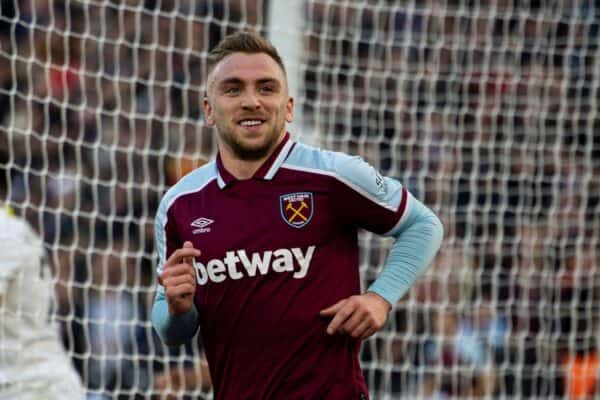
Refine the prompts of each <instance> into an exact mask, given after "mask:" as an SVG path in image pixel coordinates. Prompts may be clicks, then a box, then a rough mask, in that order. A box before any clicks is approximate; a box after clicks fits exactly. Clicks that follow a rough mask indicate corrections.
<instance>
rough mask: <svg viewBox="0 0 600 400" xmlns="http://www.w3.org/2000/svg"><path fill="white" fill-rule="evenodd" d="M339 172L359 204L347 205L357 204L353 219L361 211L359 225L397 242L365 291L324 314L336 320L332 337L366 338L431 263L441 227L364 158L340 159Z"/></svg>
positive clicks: (348, 192) (439, 240) (333, 321)
mask: <svg viewBox="0 0 600 400" xmlns="http://www.w3.org/2000/svg"><path fill="white" fill-rule="evenodd" d="M336 169H337V171H338V176H339V177H340V181H341V182H342V183H343V186H344V188H345V189H344V190H346V196H347V197H348V198H354V199H355V202H354V203H356V204H358V206H357V205H356V204H354V203H353V202H347V203H346V204H353V205H352V210H353V215H357V214H356V210H362V212H361V213H359V215H358V216H357V225H358V226H361V227H363V228H365V229H368V230H370V231H373V232H375V233H379V234H382V235H385V236H393V237H394V238H395V241H394V244H393V246H392V248H391V249H390V252H389V254H388V258H387V260H386V262H385V265H384V267H383V270H382V272H381V273H380V274H379V276H378V277H377V279H376V280H375V282H373V284H372V285H371V286H370V287H369V288H368V290H367V292H366V293H364V294H361V295H356V296H351V297H348V298H346V299H342V300H340V301H339V302H337V303H336V304H334V305H332V306H330V307H328V308H326V309H324V310H322V311H321V315H322V316H326V317H332V320H331V322H330V323H329V326H328V327H327V332H328V333H329V334H335V333H336V332H337V333H345V334H349V335H351V336H352V337H355V338H359V339H365V338H367V337H369V336H371V335H372V334H374V333H375V332H377V331H378V330H379V329H381V327H383V325H384V324H385V321H386V320H387V316H388V314H389V312H390V311H391V309H392V308H393V307H394V306H395V305H396V303H397V302H398V300H399V299H400V298H401V297H402V296H403V295H404V294H405V293H406V292H407V291H408V289H409V288H410V287H411V286H412V285H413V284H414V282H415V281H416V280H417V279H418V278H419V277H420V276H421V275H422V273H423V272H424V271H425V269H426V268H427V266H428V265H429V264H430V263H431V261H432V259H433V257H434V256H435V254H436V253H437V251H438V249H439V247H440V245H441V242H442V237H443V226H442V223H441V221H440V220H439V218H438V217H437V216H436V215H435V214H434V213H433V212H432V211H431V210H430V209H429V208H427V207H426V206H425V205H424V204H423V203H421V202H420V201H419V200H417V199H416V198H414V196H412V195H411V194H410V193H409V192H408V191H407V190H406V189H405V188H404V187H403V186H402V185H401V184H400V183H399V182H398V181H397V180H394V179H391V178H387V177H385V178H384V177H382V176H381V175H379V174H378V173H377V171H375V170H374V169H373V168H372V167H371V166H370V165H368V164H367V163H365V162H364V161H362V160H361V159H360V158H357V157H347V156H341V157H339V160H338V167H337V168H336Z"/></svg>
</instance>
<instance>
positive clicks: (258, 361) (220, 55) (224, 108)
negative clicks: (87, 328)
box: [152, 33, 442, 400]
mask: <svg viewBox="0 0 600 400" xmlns="http://www.w3.org/2000/svg"><path fill="white" fill-rule="evenodd" d="M209 57H210V60H209V61H210V65H209V74H208V79H207V93H206V98H205V100H204V112H205V119H206V122H207V124H208V125H211V126H215V127H216V130H217V132H218V154H217V157H216V160H215V161H213V162H210V163H208V164H206V165H204V166H203V167H201V168H199V169H197V170H195V171H194V172H192V173H190V174H189V175H187V176H186V177H184V178H183V179H182V180H181V181H180V182H179V183H178V184H177V185H175V186H174V187H172V188H171V189H170V190H169V191H168V192H167V193H166V194H165V196H164V198H163V200H162V202H161V205H160V206H159V210H158V213H157V218H156V243H157V249H158V255H159V267H158V274H159V283H160V284H159V285H158V291H157V296H156V299H155V303H154V306H153V311H152V318H153V322H154V325H155V327H156V329H157V331H158V332H159V334H160V336H161V337H162V339H163V340H164V341H165V342H166V343H167V344H169V345H178V344H181V343H183V342H185V341H186V340H189V339H190V338H192V337H193V335H194V334H195V333H196V331H197V330H198V328H199V327H200V333H201V337H202V343H203V345H204V349H205V353H206V357H207V360H208V364H209V368H210V374H211V378H212V384H213V388H214V393H215V398H216V399H226V400H240V399H287V400H293V399H328V400H331V399H343V400H347V399H366V398H367V397H368V392H367V387H366V384H365V380H364V377H363V376H362V373H361V369H360V365H359V358H358V353H359V348H360V343H361V340H363V339H365V338H368V337H369V336H371V335H372V334H374V333H375V332H377V331H378V330H379V329H380V328H381V327H382V326H383V325H384V323H385V321H386V319H387V316H388V314H389V312H390V310H391V308H392V307H393V306H394V305H395V304H396V302H397V301H398V299H399V298H400V297H401V296H402V295H403V294H404V293H405V292H406V291H407V289H408V288H409V287H410V285H411V284H412V283H413V282H414V281H415V280H416V279H417V278H418V276H419V275H420V274H421V273H422V271H423V270H424V269H425V267H426V266H427V264H429V262H430V261H431V260H432V258H433V256H434V254H435V253H436V251H437V250H438V248H439V246H440V242H441V238H442V226H441V223H440V221H439V219H438V218H437V217H436V216H435V215H434V214H433V213H432V212H431V211H429V209H427V208H426V207H425V206H424V205H422V204H421V203H420V202H419V201H417V200H416V199H415V198H414V197H412V196H411V195H410V194H409V193H408V192H407V191H406V189H404V188H403V187H402V186H401V184H400V183H399V182H397V181H395V180H393V179H390V178H384V177H382V176H380V175H379V174H378V173H377V172H376V171H375V170H374V169H373V168H372V167H371V166H369V165H367V164H366V163H364V162H363V161H362V160H361V159H360V158H358V157H351V156H348V155H345V154H341V153H334V152H329V151H322V150H319V149H315V148H312V147H308V146H305V145H303V144H301V143H297V142H294V141H292V140H291V139H290V137H289V134H288V133H287V132H286V128H285V123H286V122H291V121H292V116H293V99H292V98H291V97H290V96H289V95H288V91H287V80H286V75H285V69H284V66H283V63H282V61H281V59H280V57H279V55H278V53H277V51H276V50H275V48H273V46H272V45H271V44H270V43H269V42H267V41H266V40H264V39H263V38H261V37H259V36H256V35H254V34H250V33H238V34H234V35H232V36H229V37H226V38H225V39H224V40H223V41H221V43H220V44H218V45H217V46H216V47H215V48H214V49H213V50H212V51H211V53H210V56H209ZM359 228H364V229H368V230H370V231H373V232H375V233H379V234H385V235H391V236H394V237H395V238H396V241H395V244H394V245H393V247H392V249H391V251H390V254H389V257H388V260H387V263H386V265H385V267H384V269H383V271H382V272H381V274H380V275H379V276H378V279H377V280H376V281H375V282H374V283H373V285H372V286H371V287H369V288H368V290H367V291H366V292H365V293H363V294H361V293H360V278H359V271H358V244H357V231H358V229H359Z"/></svg>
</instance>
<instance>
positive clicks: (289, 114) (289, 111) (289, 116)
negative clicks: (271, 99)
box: [285, 96, 294, 122]
mask: <svg viewBox="0 0 600 400" xmlns="http://www.w3.org/2000/svg"><path fill="white" fill-rule="evenodd" d="M285 111H286V112H285V120H286V121H287V122H292V121H293V120H294V98H293V97H292V96H290V97H288V100H287V103H286V105H285Z"/></svg>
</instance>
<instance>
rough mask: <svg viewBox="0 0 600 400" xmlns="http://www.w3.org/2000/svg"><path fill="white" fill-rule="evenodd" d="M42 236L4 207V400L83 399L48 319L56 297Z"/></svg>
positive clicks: (0, 339) (0, 394) (0, 297)
mask: <svg viewBox="0 0 600 400" xmlns="http://www.w3.org/2000/svg"><path fill="white" fill-rule="evenodd" d="M49 273H50V271H49V270H48V268H47V267H46V265H45V262H44V249H43V246H42V242H41V240H40V239H39V238H38V237H37V235H35V233H34V232H33V230H32V229H31V228H30V227H29V226H28V225H27V224H26V223H25V222H24V221H23V220H21V219H18V218H16V217H13V216H10V215H9V213H8V212H7V211H6V210H5V209H3V208H0V400H9V399H10V400H17V399H19V400H29V399H32V400H33V399H36V400H38V399H44V400H59V399H61V400H62V399H67V400H70V399H83V398H84V396H85V391H84V389H83V386H82V385H81V382H80V380H79V377H78V375H77V373H76V372H75V370H74V369H73V368H72V365H71V361H70V359H69V357H68V356H67V354H66V352H65V351H64V349H63V347H62V343H61V341H60V339H59V334H58V329H57V327H56V326H54V325H53V324H52V323H51V322H50V321H49V318H48V313H49V311H50V305H51V302H52V296H53V293H54V292H53V286H52V281H51V279H50V277H49Z"/></svg>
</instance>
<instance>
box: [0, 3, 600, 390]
mask: <svg viewBox="0 0 600 400" xmlns="http://www.w3.org/2000/svg"><path fill="white" fill-rule="evenodd" d="M271 1H274V0H271ZM298 1H301V3H302V8H301V9H302V12H301V13H300V14H299V15H295V16H289V15H287V16H284V15H281V16H273V15H271V16H270V18H269V20H273V19H275V20H277V19H284V20H285V18H291V17H295V18H299V21H296V22H297V23H295V24H284V25H283V26H284V27H285V26H288V27H289V26H299V27H300V29H301V32H299V33H298V36H299V37H300V38H301V41H302V43H300V45H299V46H298V45H297V44H296V46H295V47H297V48H298V49H300V50H299V51H298V52H297V54H296V55H295V57H296V59H295V60H291V62H294V63H295V65H294V66H295V70H296V71H297V72H298V74H297V76H290V79H293V80H295V82H296V85H295V87H297V88H298V93H295V96H296V109H297V111H298V112H297V124H298V125H297V126H298V128H297V132H293V134H294V135H296V136H301V137H303V138H306V139H309V140H310V141H312V142H315V143H317V144H319V145H321V146H322V147H325V148H330V149H335V150H342V151H346V152H350V153H353V154H359V155H361V156H362V157H364V158H365V159H366V160H367V161H369V162H371V163H372V164H373V165H375V166H376V167H378V168H379V169H380V170H381V171H382V172H383V173H384V174H387V175H390V176H393V177H397V178H398V179H400V180H401V181H402V182H403V183H404V184H405V186H407V188H408V189H409V190H410V191H411V192H412V193H413V194H414V195H415V196H416V197H417V198H419V199H421V200H423V201H424V202H425V203H426V204H428V205H430V206H431V208H432V209H433V210H434V211H435V212H436V213H437V214H438V215H439V216H440V217H441V219H442V220H443V222H444V226H445V229H446V237H445V241H444V244H443V247H442V250H441V251H440V254H439V255H438V257H437V258H436V259H435V261H434V263H433V265H432V266H431V267H430V269H429V270H428V271H427V272H426V274H425V276H424V277H423V278H422V279H421V280H420V281H419V283H418V284H417V285H415V287H414V288H413V289H412V290H411V291H410V293H409V294H408V295H407V296H405V297H404V298H403V299H402V301H401V302H400V303H399V305H398V307H397V308H396V309H395V311H394V312H393V314H392V316H391V318H390V321H389V323H388V324H387V326H386V327H385V329H383V330H382V331H381V332H379V333H378V334H377V335H375V337H373V338H372V339H370V340H368V341H366V342H365V344H364V346H363V352H362V354H361V360H362V363H363V364H362V365H363V367H364V372H365V375H366V377H367V381H368V385H369V388H370V391H371V394H372V396H373V398H375V399H386V398H410V399H414V398H423V399H425V398H427V399H431V398H456V399H466V398H482V397H488V398H491V397H494V398H532V397H535V398H548V399H550V398H552V399H556V398H564V399H567V398H586V397H585V396H587V398H592V397H594V396H597V395H598V393H600V385H599V384H597V382H596V380H597V377H598V376H599V374H600V368H599V364H598V363H600V358H599V357H600V355H599V354H598V346H597V344H598V343H597V338H598V337H600V332H599V331H598V328H599V327H600V326H599V321H598V316H599V315H600V313H599V311H600V310H599V307H598V305H599V302H598V301H599V297H600V273H599V272H598V271H600V269H599V268H598V267H599V266H600V239H599V238H600V232H599V230H600V219H599V218H598V217H597V216H598V215H600V210H599V207H600V205H599V203H600V178H599V177H600V134H599V132H600V115H599V112H598V110H599V109H600V108H599V105H598V101H599V99H600V91H599V86H600V65H599V64H600V58H599V57H598V55H599V54H598V43H599V42H600V32H599V23H600V22H599V21H600V5H599V4H598V2H597V1H593V0H581V1H550V2H541V1H534V0H531V1H523V2H520V1H500V0H498V1H481V2H475V1H466V0H463V1H459V0H446V1H408V0H397V1H383V0H378V1H374V0H373V1H368V2H358V1H335V0H327V1H326V0H298ZM269 6H270V4H269V2H268V1H267V0H264V1H261V0H236V1H228V2H225V1H217V0H213V1H184V0H181V1H176V0H163V1H160V0H155V1H140V0H129V1H75V0H71V1H69V0H43V1H24V0H23V1H18V0H7V1H2V2H1V4H0V121H1V124H0V177H1V178H0V201H4V202H6V203H8V204H10V205H11V206H13V207H14V208H15V209H16V211H17V212H18V213H20V214H22V215H24V216H25V217H26V218H27V219H28V220H29V221H30V222H31V223H32V224H33V225H34V226H35V227H36V229H37V230H38V231H39V232H40V233H41V235H42V236H43V239H44V242H45V244H46V248H47V250H48V253H49V255H50V258H51V261H52V264H53V267H54V270H55V280H56V287H57V302H56V304H55V307H54V309H53V316H54V317H55V318H56V319H57V321H59V322H60V325H61V332H62V334H63V335H62V336H63V339H64V343H65V346H66V348H67V350H68V352H69V354H70V356H71V357H72V358H73V361H74V364H75V366H76V368H77V370H78V372H79V373H80V374H81V376H82V378H83V381H84V383H85V385H86V387H87V389H88V394H89V397H90V398H102V396H104V397H107V398H135V397H138V398H147V397H148V396H150V395H152V394H165V393H166V391H165V390H158V389H155V387H154V385H155V379H154V377H155V374H157V373H159V372H160V371H163V370H168V369H169V368H171V369H178V370H182V369H183V368H184V367H186V366H190V365H193V364H194V362H195V361H194V360H196V359H197V357H198V352H199V350H198V348H197V347H196V346H195V345H192V344H191V345H188V346H184V347H183V348H180V349H168V348H166V347H164V346H163V345H162V344H161V343H160V341H158V340H157V338H156V335H155V334H154V333H153V332H152V329H151V325H150V322H149V309H150V306H151V302H152V296H153V284H154V280H155V276H154V266H155V256H154V249H153V218H154V213H155V211H156V207H157V205H158V202H159V200H160V197H161V195H162V193H163V192H164V191H165V189H167V188H168V187H169V186H171V185H172V184H173V183H175V182H176V181H177V179H178V178H179V177H180V176H182V174H184V173H185V172H187V171H189V170H190V169H192V168H194V167H196V166H198V165H201V164H202V163H203V162H204V161H205V160H207V159H209V158H211V157H212V156H213V155H214V152H215V150H216V149H215V142H214V134H215V133H214V132H213V131H212V130H210V129H208V128H207V127H206V126H204V125H203V123H202V116H201V101H202V94H203V91H204V88H203V79H204V76H205V68H206V65H205V56H206V52H207V51H208V50H209V49H210V48H211V47H212V46H214V45H215V44H216V42H218V40H219V39H220V38H221V37H222V36H223V35H224V34H226V33H229V32H233V31H237V30H240V29H253V30H257V31H259V32H262V33H265V34H269V35H270V37H271V38H275V37H277V35H286V34H288V33H289V32H286V31H285V29H284V28H281V27H279V28H274V27H270V25H269V22H268V21H269V20H268V19H267V18H266V16H267V14H268V10H269ZM280 26H281V25H280ZM288 61H290V60H288ZM360 243H361V247H362V250H363V251H362V253H361V272H362V274H363V276H364V280H365V284H368V283H369V282H370V281H372V280H373V279H374V278H375V277H376V275H377V273H378V272H379V270H380V268H381V266H382V265H383V262H384V260H385V255H386V251H387V249H388V248H389V245H390V242H389V241H387V240H384V239H381V238H379V237H377V236H374V235H371V234H368V233H363V234H361V236H360ZM174 384H175V382H172V381H171V380H168V382H167V386H172V385H174ZM178 393H179V394H180V395H183V394H184V393H185V394H186V395H188V396H196V397H197V396H201V397H202V396H205V395H206V391H205V389H200V388H199V387H196V388H193V387H189V388H187V389H179V392H178ZM578 396H579V397H578Z"/></svg>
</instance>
